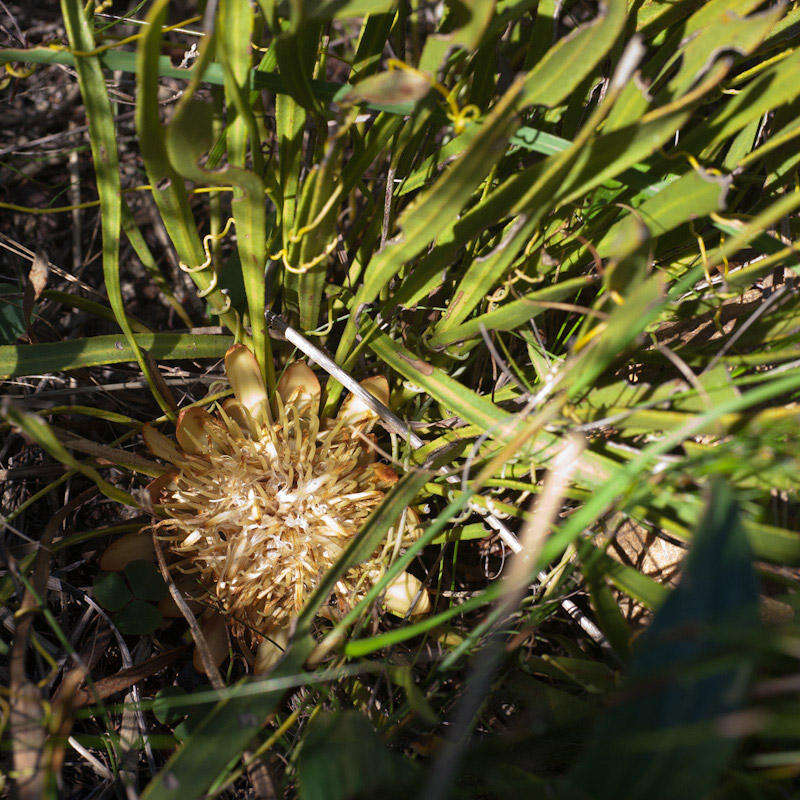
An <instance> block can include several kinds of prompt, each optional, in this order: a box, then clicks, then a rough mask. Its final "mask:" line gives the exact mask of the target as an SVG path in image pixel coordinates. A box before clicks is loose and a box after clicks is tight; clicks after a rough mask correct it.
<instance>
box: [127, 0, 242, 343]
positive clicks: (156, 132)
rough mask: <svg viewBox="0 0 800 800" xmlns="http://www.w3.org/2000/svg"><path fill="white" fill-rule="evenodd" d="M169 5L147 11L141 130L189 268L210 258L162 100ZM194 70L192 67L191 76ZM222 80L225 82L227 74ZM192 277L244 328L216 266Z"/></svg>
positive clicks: (157, 191)
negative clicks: (173, 153) (170, 148)
mask: <svg viewBox="0 0 800 800" xmlns="http://www.w3.org/2000/svg"><path fill="white" fill-rule="evenodd" d="M168 5H169V0H155V2H154V3H153V5H152V6H151V8H150V11H149V12H148V14H147V20H146V22H147V24H146V25H145V26H144V32H143V35H142V39H141V40H140V42H139V47H138V49H137V51H136V89H137V92H136V130H137V132H138V134H139V148H140V150H141V153H142V160H143V161H144V166H145V170H146V172H147V177H148V179H149V181H150V186H151V191H152V192H153V198H154V200H155V201H156V205H157V206H158V210H159V211H160V213H161V218H162V220H163V221H164V227H165V228H166V229H167V233H168V234H169V237H170V239H171V240H172V243H173V245H174V246H175V250H176V251H177V253H178V258H179V259H180V261H181V262H182V263H184V264H186V265H188V266H189V267H196V266H198V265H199V264H202V263H203V262H204V261H205V254H204V252H203V246H202V243H201V241H200V235H199V233H198V231H197V225H196V223H195V220H194V216H193V214H192V210H191V208H190V206H189V198H188V195H187V192H186V186H185V184H184V182H183V179H182V178H181V176H180V175H179V174H178V173H177V172H176V170H175V169H174V167H173V166H172V165H171V164H170V162H169V158H168V157H167V151H166V145H165V143H164V126H163V125H162V124H161V115H160V108H159V103H158V90H159V83H158V79H159V75H160V74H161V72H162V70H161V64H160V47H161V38H162V33H161V29H162V27H163V25H164V20H165V18H166V14H167V7H168ZM192 74H193V73H191V72H188V73H187V75H186V77H189V76H190V75H192ZM219 83H222V74H221V73H220V79H219ZM191 277H192V280H193V281H194V282H195V283H196V284H197V287H198V289H200V290H201V292H203V293H204V296H206V298H207V302H208V304H209V309H210V310H211V312H212V313H213V314H217V315H218V316H219V318H220V320H221V321H222V322H223V323H224V324H225V325H226V326H227V327H228V329H229V330H231V331H233V332H236V331H237V329H238V327H239V325H238V321H237V318H236V314H235V313H234V312H233V311H231V310H226V308H227V307H228V306H229V303H228V302H227V300H226V298H225V296H224V295H223V294H222V292H221V291H220V290H219V288H214V286H213V284H212V280H213V273H212V270H209V269H206V270H199V271H195V272H192V273H191Z"/></svg>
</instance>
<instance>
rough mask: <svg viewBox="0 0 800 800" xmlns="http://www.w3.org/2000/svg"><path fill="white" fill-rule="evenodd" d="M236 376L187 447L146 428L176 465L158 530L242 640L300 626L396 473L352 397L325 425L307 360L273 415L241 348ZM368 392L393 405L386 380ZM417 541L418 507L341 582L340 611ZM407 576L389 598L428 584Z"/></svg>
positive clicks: (160, 490)
mask: <svg viewBox="0 0 800 800" xmlns="http://www.w3.org/2000/svg"><path fill="white" fill-rule="evenodd" d="M225 369H226V373H227V376H228V380H229V381H230V384H231V387H232V388H233V391H234V395H235V398H231V399H229V400H227V401H225V402H224V403H222V404H221V406H220V407H219V408H218V411H217V413H216V414H212V413H210V412H208V411H206V410H205V409H203V408H201V407H197V406H194V407H190V408H188V409H186V410H184V411H183V412H182V413H181V415H180V416H179V418H178V422H177V426H176V439H177V444H176V443H175V442H173V441H172V440H170V439H168V438H167V437H166V436H163V435H162V434H160V433H158V432H157V431H156V430H155V429H154V428H152V427H149V426H146V427H145V431H144V437H145V440H146V442H147V444H148V446H149V447H150V449H151V450H152V451H153V452H154V453H155V454H156V455H158V456H160V457H162V458H164V459H166V460H168V461H170V462H171V463H172V464H173V465H174V467H175V469H174V470H172V471H170V472H168V473H166V474H165V475H163V476H161V477H159V478H157V479H156V480H155V481H153V482H152V483H151V484H150V487H149V490H150V496H151V499H152V501H153V503H154V504H156V505H157V506H158V507H159V509H160V512H161V514H162V515H163V517H164V518H163V519H162V520H161V521H159V522H158V523H156V524H155V525H154V529H155V531H156V534H157V535H158V536H159V538H160V539H161V540H162V541H164V542H166V543H167V544H168V545H169V548H170V550H171V551H172V553H173V554H174V556H176V557H177V561H175V562H174V564H173V566H172V568H171V569H172V571H173V572H175V571H179V572H186V573H190V574H193V575H195V577H196V578H197V580H198V583H199V585H200V586H201V587H202V591H203V593H204V599H206V600H208V601H209V602H210V603H211V604H213V605H214V606H216V607H217V608H219V609H220V610H221V611H223V612H224V613H225V615H226V616H227V617H228V618H229V619H230V621H231V624H232V626H233V630H234V631H235V632H236V633H237V634H238V635H239V636H240V637H244V638H251V635H252V634H259V633H260V634H272V633H275V632H277V631H282V630H284V629H285V628H286V627H287V626H288V625H289V624H290V622H291V620H292V619H293V618H294V617H295V616H296V615H297V614H298V613H299V612H300V610H301V609H302V607H303V604H304V602H305V600H306V598H307V597H308V596H309V595H310V593H311V592H312V591H313V590H314V589H315V588H316V586H317V585H318V583H319V580H320V578H321V577H322V575H323V574H324V573H325V572H326V570H327V569H328V568H329V567H330V566H331V565H332V564H333V563H334V562H335V561H336V560H337V559H338V558H339V556H340V555H341V554H342V552H343V550H344V549H345V548H346V547H347V545H348V544H349V543H350V542H351V540H352V539H353V537H354V536H355V535H356V534H357V533H358V531H359V530H360V529H361V527H362V525H363V524H364V523H365V521H366V520H367V518H368V517H369V515H370V514H371V513H372V511H373V510H374V509H375V508H376V507H377V506H378V505H379V504H380V503H381V501H382V500H383V498H384V496H385V493H386V491H387V489H388V488H389V487H390V486H391V484H392V483H394V482H395V481H396V480H397V476H396V474H395V473H394V471H393V470H392V469H391V468H390V467H389V466H388V465H386V464H384V463H381V462H379V461H377V460H376V457H375V449H374V447H373V446H372V439H371V436H370V430H371V429H372V427H373V425H374V424H375V422H376V421H377V414H375V412H374V411H373V410H372V409H371V408H370V407H368V406H367V404H365V403H364V402H363V401H362V400H361V399H359V398H357V397H355V396H353V395H351V396H349V397H348V398H347V399H346V400H345V401H344V402H343V404H342V406H341V409H340V410H339V413H338V415H337V416H336V417H335V418H332V419H328V420H326V419H324V418H321V417H320V413H319V400H320V394H321V392H320V385H319V381H318V380H317V378H316V376H315V375H314V373H313V372H312V371H311V369H310V368H309V367H308V366H307V365H306V364H304V363H302V362H295V363H293V364H290V365H289V366H288V367H287V368H286V370H285V371H284V374H283V376H282V377H281V380H280V381H279V383H278V387H277V396H276V397H275V400H274V408H270V404H269V400H268V397H267V394H266V390H265V388H264V384H263V380H262V378H261V373H260V371H259V368H258V365H257V363H256V360H255V357H254V356H253V354H252V353H251V352H250V350H248V349H247V348H246V347H244V346H242V345H235V346H234V347H232V348H231V349H230V350H229V351H228V353H227V355H226V358H225ZM362 386H364V388H365V389H367V391H369V392H370V393H371V394H373V395H374V396H376V397H377V398H378V399H380V400H381V401H382V402H383V403H385V404H388V402H389V387H388V383H387V382H386V379H385V378H380V377H379V378H370V379H367V380H366V381H364V382H363V383H362ZM416 533H417V526H416V517H415V515H414V513H413V511H411V510H409V511H408V512H407V513H406V514H405V515H404V519H403V521H402V522H401V524H399V525H398V526H397V528H396V529H395V530H392V531H391V532H390V535H389V536H388V537H387V539H386V540H385V541H384V543H383V545H382V546H381V547H380V548H379V549H378V551H377V552H375V553H374V554H373V555H372V557H371V558H369V559H368V560H367V561H366V562H364V563H362V564H359V565H357V566H356V567H354V568H352V569H351V570H350V571H349V572H347V573H346V574H345V575H344V576H343V577H342V578H341V579H340V580H339V581H338V582H337V583H336V586H335V589H334V593H333V597H332V598H331V600H330V604H331V608H330V610H331V611H332V612H333V613H336V612H337V611H341V610H344V609H345V608H348V607H350V606H351V605H352V604H353V603H354V601H356V600H358V599H359V597H360V596H363V593H364V591H365V590H366V589H367V588H369V587H370V586H371V585H372V584H373V583H374V582H375V581H376V580H378V578H380V576H381V575H382V573H383V570H384V567H385V565H386V563H387V561H388V560H389V559H390V558H391V556H392V555H393V554H396V553H397V552H400V551H402V550H403V549H404V548H405V547H407V546H408V544H410V543H411V542H412V541H413V539H414V537H415V536H416ZM400 577H401V581H400V583H399V584H398V583H397V582H395V584H396V585H393V586H392V587H390V589H391V591H389V592H387V597H389V598H393V597H396V595H397V591H398V587H402V586H407V585H408V583H409V580H410V581H411V583H412V584H413V586H414V587H416V586H417V585H418V583H419V582H418V581H416V579H414V578H413V576H409V575H403V576H400ZM403 581H404V582H405V583H403ZM417 594H418V595H419V596H418V598H417V603H416V606H415V607H414V611H415V612H417V613H420V612H423V611H425V610H426V609H427V607H428V605H429V602H428V598H427V595H425V594H424V591H422V592H418V593H417ZM387 605H388V607H389V608H390V610H396V606H395V607H394V608H393V606H392V605H391V604H390V603H388V601H387ZM409 605H410V604H409Z"/></svg>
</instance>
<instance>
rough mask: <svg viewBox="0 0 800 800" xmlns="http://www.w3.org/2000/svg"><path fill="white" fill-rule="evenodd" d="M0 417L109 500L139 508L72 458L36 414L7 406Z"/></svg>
mask: <svg viewBox="0 0 800 800" xmlns="http://www.w3.org/2000/svg"><path fill="white" fill-rule="evenodd" d="M0 415H2V417H3V418H4V419H5V420H6V421H7V422H9V423H10V424H12V425H14V426H15V427H17V428H19V429H20V430H21V431H22V432H23V433H25V434H26V435H27V436H30V437H31V439H33V440H34V441H35V442H36V443H37V444H38V445H39V446H40V447H42V448H43V449H44V450H46V451H47V452H48V453H50V455H51V456H53V458H55V459H56V460H57V461H60V462H61V463H62V464H64V465H65V466H66V467H69V468H70V469H74V470H77V471H78V472H80V473H81V474H83V475H85V476H86V477H87V478H89V479H90V480H91V481H93V482H94V483H95V484H96V485H97V488H98V489H99V490H100V491H101V492H102V493H103V494H104V495H105V496H106V497H108V498H109V499H111V500H113V501H114V502H116V503H122V504H123V505H126V506H133V507H134V508H138V507H139V503H137V502H136V500H135V499H134V497H133V495H131V494H129V493H128V492H126V491H123V490H122V489H118V488H117V487H116V486H114V485H112V484H110V483H109V482H108V481H107V480H105V479H104V478H103V477H102V476H101V475H100V473H99V472H98V471H97V470H96V469H95V468H94V467H90V466H89V465H88V464H85V463H83V462H81V461H78V460H77V459H76V458H73V456H72V455H71V454H70V452H69V451H68V450H67V448H66V447H64V445H63V444H61V442H60V441H59V440H58V438H57V437H56V435H55V434H54V433H53V431H52V429H51V428H50V426H49V425H48V424H47V422H46V421H45V420H44V419H42V418H41V417H40V416H39V415H38V414H33V413H31V412H29V411H22V410H20V409H19V408H17V407H16V406H14V405H8V406H7V407H6V408H4V409H0Z"/></svg>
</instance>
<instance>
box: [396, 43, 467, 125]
mask: <svg viewBox="0 0 800 800" xmlns="http://www.w3.org/2000/svg"><path fill="white" fill-rule="evenodd" d="M386 66H387V67H388V68H389V71H390V72H392V71H393V70H395V69H399V70H402V71H403V72H408V73H410V74H411V75H416V76H417V77H418V78H420V79H421V80H424V81H427V82H428V83H429V84H430V86H431V88H432V89H434V90H436V91H437V92H438V93H439V94H440V95H441V96H442V98H443V99H444V101H445V103H446V104H447V109H448V110H447V119H449V120H450V122H452V123H453V130H454V131H455V132H456V133H461V132H462V131H463V130H464V128H465V127H466V125H467V122H469V121H470V120H475V119H477V118H478V117H480V115H481V110H480V109H479V108H478V107H477V106H476V105H474V104H472V103H470V104H469V105H466V106H464V107H463V108H459V106H458V100H457V99H456V94H457V93H458V87H453V88H452V89H451V90H449V91H448V90H447V88H446V87H444V86H442V84H441V83H439V81H437V80H435V79H434V78H432V77H431V76H430V75H428V74H427V73H425V72H422V71H421V70H419V69H417V68H416V67H412V66H410V65H409V64H406V62H405V61H401V60H400V59H399V58H390V59H389V60H388V61H387V62H386Z"/></svg>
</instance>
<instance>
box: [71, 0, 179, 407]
mask: <svg viewBox="0 0 800 800" xmlns="http://www.w3.org/2000/svg"><path fill="white" fill-rule="evenodd" d="M61 9H62V13H63V16H64V24H65V26H66V29H67V36H68V37H69V41H70V46H71V47H72V48H73V49H74V50H78V51H81V52H83V53H90V52H91V51H92V50H94V47H95V45H94V36H93V35H92V30H91V28H90V26H89V22H88V20H87V19H86V15H85V14H84V12H83V8H82V6H81V3H80V0H61ZM75 70H76V72H77V75H78V85H79V86H80V90H81V94H82V95H83V102H84V106H85V107H86V117H87V119H88V123H89V141H90V143H91V148H92V159H93V161H94V170H95V183H96V184H97V192H98V195H99V197H100V209H101V215H100V224H101V230H102V251H103V278H104V280H105V288H106V292H107V294H108V300H109V303H110V304H111V308H112V310H113V312H114V316H115V317H116V319H117V323H118V324H119V326H120V328H122V332H123V333H124V334H125V338H126V339H127V340H128V346H129V347H130V349H131V350H132V352H133V354H134V356H135V358H136V361H137V363H138V364H139V368H140V369H141V370H142V373H143V374H144V376H145V378H146V379H147V384H148V386H149V387H150V391H151V393H152V395H153V397H154V398H155V399H156V402H157V403H158V404H159V406H161V410H162V411H163V412H164V413H165V414H166V415H167V416H168V417H169V418H170V419H174V417H175V414H174V411H173V408H172V404H171V403H170V402H169V401H168V399H167V398H165V397H163V396H162V394H161V391H160V388H159V382H160V380H161V377H160V376H153V375H152V373H151V368H150V365H149V364H148V363H147V360H146V359H145V358H144V356H143V355H142V353H141V352H140V350H139V346H138V344H137V342H136V339H135V338H134V335H133V330H132V329H131V326H130V323H129V322H128V317H127V315H126V313H125V304H124V303H123V300H122V286H121V283H120V274H119V268H120V264H119V240H120V233H121V230H122V184H121V182H120V176H119V160H118V157H117V134H116V130H115V128H114V117H113V113H112V110H111V101H110V100H109V98H108V93H107V91H106V85H105V80H104V78H103V70H102V68H101V66H100V60H99V59H98V58H97V56H91V55H84V56H82V57H81V58H79V59H78V60H77V61H76V62H75Z"/></svg>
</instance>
